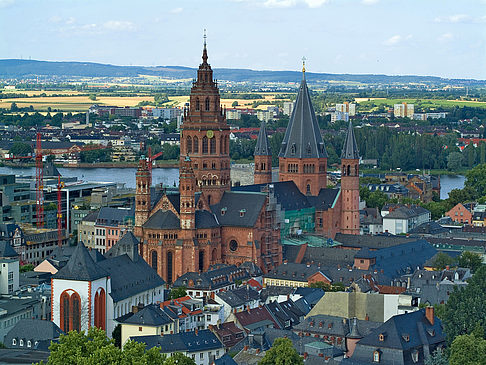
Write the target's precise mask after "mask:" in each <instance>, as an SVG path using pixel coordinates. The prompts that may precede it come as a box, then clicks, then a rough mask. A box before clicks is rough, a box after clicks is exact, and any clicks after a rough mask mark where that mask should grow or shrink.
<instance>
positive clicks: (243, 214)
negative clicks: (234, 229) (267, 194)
mask: <svg viewBox="0 0 486 365" xmlns="http://www.w3.org/2000/svg"><path fill="white" fill-rule="evenodd" d="M245 213H246V209H241V210H240V217H244V216H245Z"/></svg>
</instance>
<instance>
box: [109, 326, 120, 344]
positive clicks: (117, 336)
mask: <svg viewBox="0 0 486 365" xmlns="http://www.w3.org/2000/svg"><path fill="white" fill-rule="evenodd" d="M111 337H112V338H113V340H114V341H115V346H116V347H118V348H121V324H120V323H118V324H117V325H116V327H115V328H114V329H113V332H112V333H111Z"/></svg>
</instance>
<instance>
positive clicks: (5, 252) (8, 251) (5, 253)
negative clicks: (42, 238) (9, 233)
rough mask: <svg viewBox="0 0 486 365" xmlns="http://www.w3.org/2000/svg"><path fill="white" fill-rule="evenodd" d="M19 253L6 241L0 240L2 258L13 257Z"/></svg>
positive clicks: (0, 255)
mask: <svg viewBox="0 0 486 365" xmlns="http://www.w3.org/2000/svg"><path fill="white" fill-rule="evenodd" d="M18 255H19V254H18V253H17V252H16V251H15V250H14V249H13V248H12V246H10V243H9V242H8V241H4V240H0V257H2V258H14V257H17V256H18Z"/></svg>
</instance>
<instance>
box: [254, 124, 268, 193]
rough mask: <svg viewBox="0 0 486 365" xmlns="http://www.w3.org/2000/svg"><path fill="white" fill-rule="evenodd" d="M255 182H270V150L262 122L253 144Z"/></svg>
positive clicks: (264, 125)
mask: <svg viewBox="0 0 486 365" xmlns="http://www.w3.org/2000/svg"><path fill="white" fill-rule="evenodd" d="M254 156H255V172H254V182H255V184H268V183H271V182H272V151H271V150H270V144H269V143H268V135H267V127H266V123H265V122H262V124H261V125H260V131H259V132H258V139H257V143H256V146H255V153H254Z"/></svg>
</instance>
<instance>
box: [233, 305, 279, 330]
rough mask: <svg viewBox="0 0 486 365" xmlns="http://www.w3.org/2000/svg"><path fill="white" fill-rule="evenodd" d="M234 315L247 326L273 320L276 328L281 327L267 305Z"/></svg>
mask: <svg viewBox="0 0 486 365" xmlns="http://www.w3.org/2000/svg"><path fill="white" fill-rule="evenodd" d="M234 316H235V317H236V319H237V320H238V322H239V323H240V324H241V325H242V326H243V327H245V328H252V327H253V326H252V325H255V324H258V323H263V322H265V323H268V322H271V323H273V325H274V326H275V327H276V328H280V325H279V324H278V322H277V321H276V320H275V319H274V318H273V316H272V315H271V313H270V312H269V310H268V308H267V307H266V306H263V307H257V308H253V309H250V310H249V311H248V310H246V311H242V312H238V313H235V314H234Z"/></svg>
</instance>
